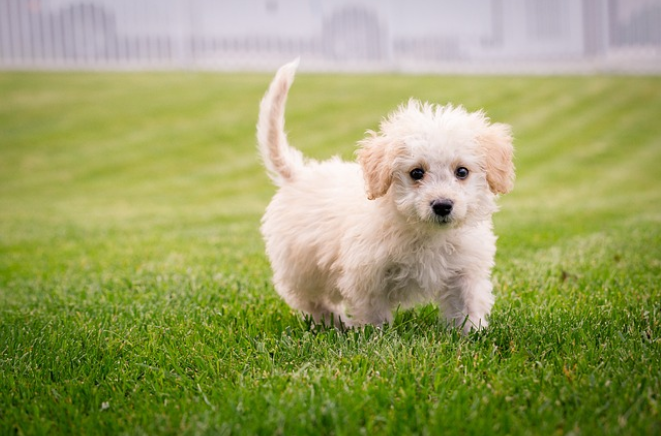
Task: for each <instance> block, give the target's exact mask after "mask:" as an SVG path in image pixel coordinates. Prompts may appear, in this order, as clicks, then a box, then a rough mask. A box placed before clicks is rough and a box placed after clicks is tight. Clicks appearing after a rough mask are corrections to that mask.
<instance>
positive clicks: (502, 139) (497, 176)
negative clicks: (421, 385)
mask: <svg viewBox="0 0 661 436" xmlns="http://www.w3.org/2000/svg"><path fill="white" fill-rule="evenodd" d="M478 142H479V143H480V145H481V146H482V150H483V152H484V157H485V169H486V173H487V183H488V184H489V189H491V192H493V193H494V194H507V193H508V192H510V191H511V190H512V188H513V187H514V161H513V158H514V156H513V155H514V147H513V146H512V131H511V128H510V126H508V125H507V124H500V123H494V124H491V125H490V126H488V127H487V128H486V129H485V131H484V132H483V133H482V134H481V135H480V136H479V137H478Z"/></svg>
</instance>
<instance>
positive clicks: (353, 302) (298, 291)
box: [257, 60, 514, 333]
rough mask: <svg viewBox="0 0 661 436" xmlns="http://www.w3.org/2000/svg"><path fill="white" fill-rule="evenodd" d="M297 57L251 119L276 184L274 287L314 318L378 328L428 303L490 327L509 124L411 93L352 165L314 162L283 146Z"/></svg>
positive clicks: (467, 326)
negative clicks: (495, 221)
mask: <svg viewBox="0 0 661 436" xmlns="http://www.w3.org/2000/svg"><path fill="white" fill-rule="evenodd" d="M297 66H298V60H297V61H294V62H292V63H290V64H287V65H285V66H283V67H282V68H280V70H279V71H278V72H277V74H276V76H275V79H274V80H273V82H272V83H271V85H270V87H269V89H268V91H267V93H266V95H265V96H264V98H263V100H262V102H261V105H260V113H259V122H258V125H257V138H258V142H259V149H260V152H261V155H262V159H263V161H264V164H265V166H266V169H267V170H268V173H269V175H270V177H271V178H272V180H273V182H274V183H275V184H276V185H277V186H278V188H279V189H278V191H277V193H276V194H275V196H274V197H273V199H272V201H271V203H270V204H269V206H268V207H267V209H266V213H265V215H264V217H263V219H262V227H261V230H262V234H263V236H264V239H265V242H266V252H267V254H268V257H269V259H270V261H271V266H272V269H273V281H274V285H275V289H276V290H277V292H278V293H279V294H280V295H281V296H282V298H283V299H284V300H285V301H286V302H287V303H288V304H289V305H290V306H291V307H292V308H294V309H298V310H300V311H302V312H304V313H306V314H309V315H310V316H312V318H313V319H314V321H315V322H317V323H324V324H326V325H331V324H332V325H336V326H346V327H352V326H361V325H365V324H372V325H375V326H381V325H382V324H384V323H390V322H392V320H393V310H394V309H397V308H398V307H402V308H407V307H411V306H412V305H414V304H417V303H423V302H429V301H433V302H436V303H437V304H438V305H439V307H440V310H441V313H442V315H443V316H444V318H445V319H446V320H447V322H448V323H449V324H451V325H454V326H457V327H459V328H462V330H463V332H464V333H468V332H469V331H470V330H471V329H481V328H484V327H485V326H486V325H487V317H488V315H489V312H490V310H491V307H492V305H493V303H494V297H493V294H492V287H493V286H492V283H491V281H490V276H491V268H492V267H493V265H494V255H495V253H496V237H495V236H494V234H493V231H492V221H491V215H492V214H493V213H494V212H495V211H496V210H497V206H496V203H495V199H496V197H497V196H498V194H504V193H507V192H509V191H510V190H511V189H512V186H513V180H514V165H513V163H512V154H513V147H512V136H511V133H510V127H509V126H507V125H504V124H491V123H490V122H489V119H488V118H487V117H486V116H485V115H484V113H483V112H481V111H480V112H473V113H469V112H467V111H466V110H465V109H464V108H463V107H460V106H459V107H456V106H451V105H447V106H437V105H431V104H428V103H421V102H419V101H416V100H410V101H409V102H408V103H407V104H404V105H402V106H400V107H399V108H398V109H397V110H396V111H395V112H393V113H392V114H390V116H388V117H387V118H386V119H385V120H383V121H382V123H381V126H380V131H379V132H372V131H368V134H367V137H366V138H365V139H363V140H362V141H360V143H359V145H360V148H359V150H358V151H357V155H358V162H357V163H353V162H352V163H349V162H343V161H341V160H340V159H339V158H337V157H336V158H332V159H330V160H328V161H324V162H316V161H313V160H308V159H305V158H304V157H303V155H302V154H301V152H300V151H298V150H296V149H294V148H292V147H290V146H289V144H288V143H287V137H286V135H285V132H284V108H285V102H286V99H287V93H288V91H289V88H290V86H291V84H292V82H293V80H294V74H295V71H296V68H297Z"/></svg>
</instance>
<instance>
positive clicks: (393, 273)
mask: <svg viewBox="0 0 661 436" xmlns="http://www.w3.org/2000/svg"><path fill="white" fill-rule="evenodd" d="M452 258H453V250H452V247H451V246H435V247H428V248H419V247H418V248H416V249H415V250H412V251H411V252H409V253H408V255H407V256H402V257H399V256H394V257H393V258H392V259H391V261H390V262H389V263H388V266H387V268H386V269H385V272H384V274H385V277H384V279H385V284H386V291H387V292H388V295H389V298H390V300H391V301H396V302H399V303H406V302H407V301H410V302H411V303H414V302H415V301H416V300H420V299H428V298H430V297H432V296H433V295H434V294H436V293H438V292H439V291H442V290H443V289H445V287H446V286H447V283H448V281H449V280H450V278H451V277H452V275H453V274H454V273H455V271H454V270H455V269H456V268H454V267H453V265H452V264H453V262H452Z"/></svg>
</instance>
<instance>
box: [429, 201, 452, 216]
mask: <svg viewBox="0 0 661 436" xmlns="http://www.w3.org/2000/svg"><path fill="white" fill-rule="evenodd" d="M453 205H454V202H453V201H452V200H434V201H432V202H431V208H432V209H433V210H434V213H435V214H436V215H438V216H448V215H450V212H452V206H453Z"/></svg>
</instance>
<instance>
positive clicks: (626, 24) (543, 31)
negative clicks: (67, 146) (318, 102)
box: [0, 0, 661, 74]
mask: <svg viewBox="0 0 661 436" xmlns="http://www.w3.org/2000/svg"><path fill="white" fill-rule="evenodd" d="M296 56H301V57H302V58H303V63H302V67H303V68H306V69H308V70H333V71H337V70H372V71H410V72H423V71H428V72H479V73H482V72H484V73H489V72H540V73H562V72H619V73H654V74H659V73H661V0H0V69H162V68H181V69H223V70H264V69H273V68H275V66H277V65H279V64H281V63H282V62H284V61H286V60H290V59H291V58H293V57H296Z"/></svg>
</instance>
